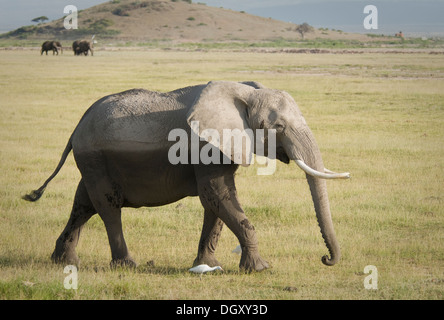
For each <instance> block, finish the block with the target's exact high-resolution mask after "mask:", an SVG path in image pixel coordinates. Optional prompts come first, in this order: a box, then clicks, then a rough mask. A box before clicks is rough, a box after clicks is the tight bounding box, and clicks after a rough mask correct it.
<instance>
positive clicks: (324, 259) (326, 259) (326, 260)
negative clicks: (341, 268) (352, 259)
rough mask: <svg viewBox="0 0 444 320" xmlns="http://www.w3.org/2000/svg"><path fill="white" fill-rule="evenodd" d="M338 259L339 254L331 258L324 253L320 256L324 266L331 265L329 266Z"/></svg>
mask: <svg viewBox="0 0 444 320" xmlns="http://www.w3.org/2000/svg"><path fill="white" fill-rule="evenodd" d="M339 259H340V258H339V256H337V257H333V256H332V257H331V258H329V257H328V256H327V255H325V256H323V257H322V263H323V264H325V265H326V266H329V267H331V266H333V265H335V264H336V263H338V262H339Z"/></svg>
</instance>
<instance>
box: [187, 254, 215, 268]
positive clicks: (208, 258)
mask: <svg viewBox="0 0 444 320" xmlns="http://www.w3.org/2000/svg"><path fill="white" fill-rule="evenodd" d="M200 264H207V265H208V266H210V267H216V266H221V264H220V263H219V261H217V259H216V258H215V257H214V256H213V255H205V256H202V257H197V258H196V259H194V262H193V267H195V266H198V265H200Z"/></svg>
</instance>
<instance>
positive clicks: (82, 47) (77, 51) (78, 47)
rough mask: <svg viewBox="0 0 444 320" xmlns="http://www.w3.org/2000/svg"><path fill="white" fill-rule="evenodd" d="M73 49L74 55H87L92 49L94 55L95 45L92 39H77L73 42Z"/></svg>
mask: <svg viewBox="0 0 444 320" xmlns="http://www.w3.org/2000/svg"><path fill="white" fill-rule="evenodd" d="M72 50H73V51H74V55H76V56H79V55H81V54H82V53H83V54H84V55H85V56H87V55H88V51H91V55H92V56H93V55H94V51H93V45H92V43H91V42H90V41H86V40H76V41H74V42H73V43H72Z"/></svg>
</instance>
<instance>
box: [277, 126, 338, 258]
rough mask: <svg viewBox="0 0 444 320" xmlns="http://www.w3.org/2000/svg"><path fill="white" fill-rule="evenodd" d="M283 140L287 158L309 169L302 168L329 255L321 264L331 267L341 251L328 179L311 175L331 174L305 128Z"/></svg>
mask: <svg viewBox="0 0 444 320" xmlns="http://www.w3.org/2000/svg"><path fill="white" fill-rule="evenodd" d="M296 137H297V138H296ZM285 140H287V141H286V142H287V143H285V144H284V148H285V149H286V152H287V155H288V156H289V158H290V159H292V160H295V161H296V162H298V160H299V161H300V162H302V163H304V165H305V166H307V167H308V168H310V169H311V170H305V169H304V168H302V169H304V171H305V172H306V178H307V182H308V185H309V187H310V192H311V196H312V199H313V204H314V208H315V212H316V218H317V220H318V224H319V227H320V229H321V234H322V237H323V238H324V242H325V244H326V246H327V249H328V251H329V253H330V257H328V256H327V255H325V256H323V257H322V262H323V263H324V264H325V265H327V266H332V265H334V264H335V263H337V262H338V261H339V259H340V257H341V251H340V248H339V244H338V241H337V239H336V234H335V231H334V228H333V221H332V217H331V212H330V204H329V200H328V194H327V183H326V181H325V179H326V178H328V177H323V176H317V175H316V174H313V172H318V173H325V174H327V175H329V174H333V173H331V171H329V170H325V168H324V164H323V161H322V156H321V152H320V151H319V148H318V146H317V144H316V142H315V139H314V136H313V134H312V133H311V131H310V129H308V128H306V129H305V130H304V132H302V133H301V132H299V134H298V135H295V136H293V137H291V136H290V137H288V139H285ZM298 165H299V164H298ZM341 177H342V176H341ZM342 178H343V177H342Z"/></svg>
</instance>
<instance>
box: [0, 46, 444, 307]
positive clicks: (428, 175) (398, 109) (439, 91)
mask: <svg viewBox="0 0 444 320" xmlns="http://www.w3.org/2000/svg"><path fill="white" fill-rule="evenodd" d="M217 79H219V80H235V81H238V80H239V81H241V80H256V81H259V82H261V83H263V84H264V85H266V86H268V87H272V88H277V89H282V90H286V91H288V92H289V93H290V94H292V95H293V97H294V98H295V100H296V101H297V102H298V104H299V106H300V108H301V110H302V111H303V113H304V114H305V117H306V119H307V122H308V123H309V125H310V127H311V129H312V131H313V132H314V134H315V136H316V138H317V140H318V144H319V145H320V148H321V151H322V152H323V157H324V161H325V163H326V166H327V167H328V168H329V169H331V170H337V171H350V172H351V174H352V179H351V180H347V181H330V182H328V187H329V196H330V203H331V207H332V215H333V222H334V225H335V229H336V232H337V236H338V239H339V242H340V244H341V248H342V252H343V257H342V260H341V262H340V263H339V264H338V265H336V266H334V267H326V266H324V265H323V264H322V263H321V256H322V255H324V254H326V252H327V250H326V248H325V245H324V243H323V241H322V238H321V235H320V232H319V228H318V225H317V222H316V218H315V213H314V209H313V205H312V202H311V198H310V194H309V190H308V186H307V184H306V181H305V179H304V174H303V173H302V172H301V171H300V170H298V169H297V168H296V167H295V165H294V164H290V165H288V166H287V165H284V164H281V163H278V167H277V171H276V173H275V174H274V175H272V176H257V175H256V169H257V167H255V165H254V166H251V167H249V168H241V169H240V170H239V172H238V175H237V178H236V179H237V186H238V192H239V196H240V200H241V203H242V205H243V207H244V209H245V211H246V214H247V216H248V217H249V219H250V221H251V222H252V223H254V225H255V228H256V230H257V233H258V238H259V242H260V251H261V254H262V256H263V257H264V258H265V259H266V260H268V261H269V262H270V264H271V265H272V268H271V269H270V270H267V271H265V272H262V273H254V274H249V275H244V274H239V273H238V271H237V270H238V267H237V266H238V263H239V256H238V255H235V254H232V253H231V250H232V249H233V248H234V247H235V246H236V245H237V240H236V238H235V237H234V235H233V234H232V233H231V231H229V230H228V228H225V229H224V232H223V233H222V237H221V239H220V243H219V247H218V250H217V257H218V259H219V261H221V262H222V263H223V267H224V269H225V272H224V273H220V274H209V275H204V276H203V277H202V278H200V277H199V276H196V275H193V274H190V273H189V272H188V271H187V270H188V268H190V267H191V264H192V262H193V259H194V257H195V254H196V252H197V244H198V240H199V237H200V228H201V225H202V218H203V210H202V208H201V205H200V202H199V200H198V199H197V198H187V199H184V200H182V201H180V202H179V203H175V204H171V205H168V206H163V207H158V208H140V209H124V214H123V225H124V232H125V235H126V240H127V244H128V246H129V249H130V251H131V253H132V255H133V257H134V258H135V259H136V260H137V261H138V263H139V266H138V268H137V269H136V270H135V271H129V270H110V269H109V261H110V251H109V245H108V241H107V237H106V232H105V228H104V226H103V223H102V221H101V220H100V218H99V217H98V216H95V217H93V218H92V219H91V220H90V221H89V222H88V224H87V225H86V227H85V228H84V230H83V233H82V236H81V239H80V242H79V245H78V249H77V252H78V254H79V257H80V259H81V260H82V262H81V263H82V264H81V269H80V271H79V288H78V289H77V290H67V289H65V288H64V286H63V281H64V278H65V277H66V276H67V275H66V274H64V273H63V267H64V266H59V265H54V264H52V263H51V261H50V259H49V258H50V254H51V253H52V251H53V249H54V245H55V241H56V239H57V237H58V235H59V234H60V232H61V231H62V230H63V228H64V226H65V224H66V222H67V220H68V217H69V213H70V209H71V205H72V199H73V196H74V192H75V188H76V186H77V182H78V180H79V177H80V175H79V172H78V170H77V168H76V166H75V163H74V161H73V158H72V155H70V157H69V158H68V161H67V163H66V164H65V166H64V167H63V169H62V170H61V172H60V173H59V175H58V176H57V177H56V178H55V179H54V180H53V181H52V182H51V184H50V185H49V187H48V188H47V191H46V193H45V194H44V196H43V197H42V199H40V200H39V202H37V203H28V202H25V201H23V200H21V199H20V196H21V195H22V194H24V193H26V192H29V191H30V190H33V189H35V188H36V187H38V186H40V185H41V183H42V182H43V181H44V180H45V179H46V178H47V177H48V176H49V174H50V173H51V172H52V171H53V169H54V168H55V166H56V164H57V162H58V161H59V157H60V155H61V153H62V151H63V148H64V147H65V144H66V142H67V140H68V138H69V136H70V134H71V132H72V130H73V129H74V127H75V126H76V124H77V122H78V120H79V119H80V117H81V116H82V114H83V113H84V112H85V110H86V109H87V108H88V107H89V106H90V105H91V104H92V103H93V102H95V101H96V100H97V99H99V98H101V97H102V96H104V95H107V94H110V93H115V92H119V91H123V90H126V89H130V88H134V87H142V88H147V89H150V90H158V91H169V90H172V89H176V88H179V87H184V86H188V85H193V84H198V83H205V82H207V81H209V80H217ZM0 112H1V115H2V116H1V117H0V170H1V173H2V174H1V176H0V299H438V300H441V299H443V298H444V210H443V205H444V183H443V182H444V179H443V173H444V145H443V142H444V123H443V120H444V55H430V54H426V53H418V54H374V53H373V54H372V53H364V54H355V55H352V54H320V55H313V54H291V53H273V54H267V53H247V52H217V51H210V52H175V51H161V50H142V49H140V50H136V51H129V50H121V51H102V52H101V51H97V52H96V54H95V56H94V57H74V56H72V55H71V53H70V52H69V53H65V54H63V55H60V56H52V55H49V56H40V54H39V52H38V51H36V50H29V49H28V50H18V51H14V50H3V51H0ZM367 265H374V266H376V267H377V270H378V289H377V290H367V289H365V288H364V280H365V278H366V277H367V276H368V274H365V273H364V268H365V267H366V266H367Z"/></svg>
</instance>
